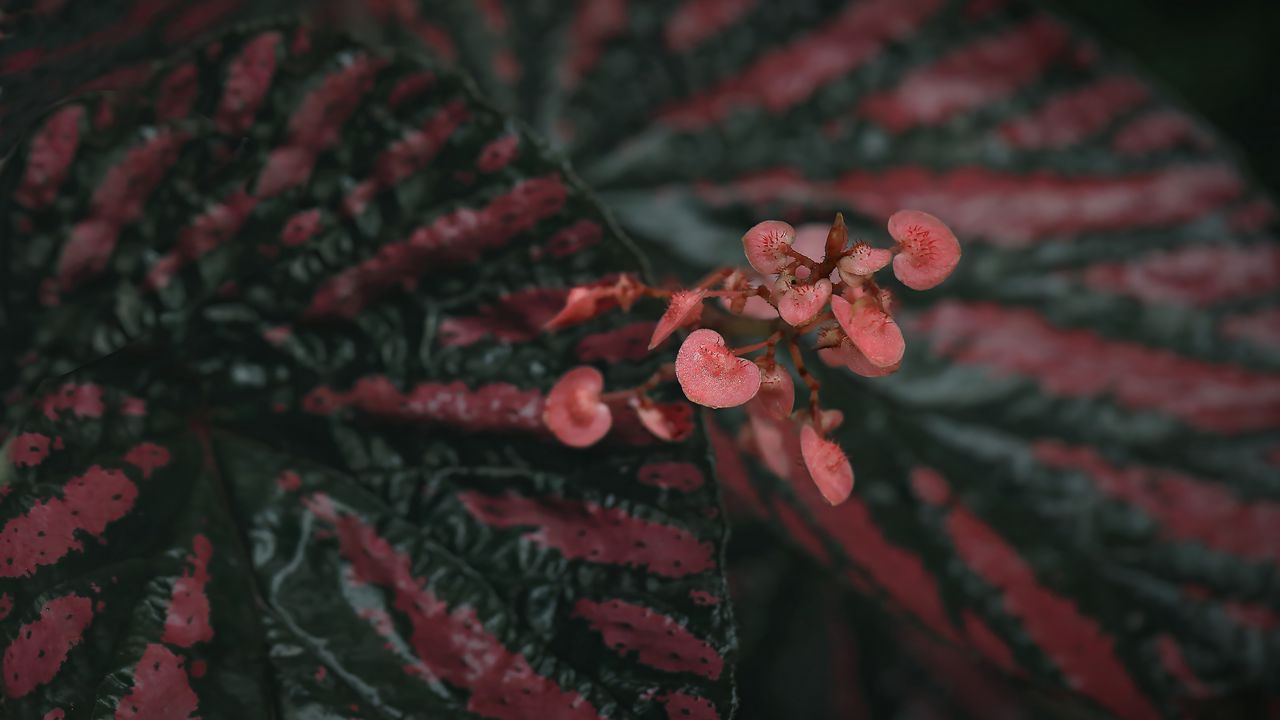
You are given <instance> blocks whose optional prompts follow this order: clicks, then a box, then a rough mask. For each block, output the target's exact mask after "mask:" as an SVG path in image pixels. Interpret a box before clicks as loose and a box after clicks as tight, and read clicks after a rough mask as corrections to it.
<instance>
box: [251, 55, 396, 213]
mask: <svg viewBox="0 0 1280 720" xmlns="http://www.w3.org/2000/svg"><path fill="white" fill-rule="evenodd" d="M384 64H385V61H383V60H375V59H371V58H370V57H368V56H367V55H357V56H355V57H354V58H352V59H351V61H350V63H349V64H348V65H347V66H346V67H344V68H342V69H341V70H339V71H337V72H334V73H332V74H330V75H328V76H327V77H325V79H324V81H323V82H322V83H321V84H320V86H319V87H317V88H315V89H314V90H312V91H311V92H310V93H308V94H307V96H306V97H305V98H303V100H302V103H301V104H300V105H299V106H298V109H297V110H295V111H294V112H293V115H292V116H290V118H289V136H288V139H287V140H286V141H285V143H284V144H283V145H282V146H281V147H279V148H276V149H275V150H272V151H271V154H270V155H268V156H267V162H266V165H265V166H264V167H263V168H262V171H261V172H260V173H259V174H258V180H257V183H256V184H255V186H254V187H255V189H254V194H255V195H257V196H258V197H260V198H268V197H272V196H274V195H278V194H280V193H282V192H284V191H285V190H288V189H290V188H293V187H296V186H298V185H301V184H302V183H304V182H306V181H307V178H309V177H310V176H311V169H312V168H313V167H314V166H315V162H316V158H317V156H318V155H319V154H320V153H321V152H322V151H324V150H326V149H328V148H330V147H332V146H333V145H335V144H336V143H337V142H338V141H339V140H340V139H341V137H342V126H343V125H344V124H346V122H347V119H348V118H349V117H351V114H352V113H354V112H355V111H356V108H358V107H359V106H360V102H361V100H363V99H364V95H365V93H367V92H368V91H369V90H370V89H371V88H372V87H373V81H374V77H375V76H376V75H377V73H378V70H380V69H381V68H382V66H383V65H384Z"/></svg>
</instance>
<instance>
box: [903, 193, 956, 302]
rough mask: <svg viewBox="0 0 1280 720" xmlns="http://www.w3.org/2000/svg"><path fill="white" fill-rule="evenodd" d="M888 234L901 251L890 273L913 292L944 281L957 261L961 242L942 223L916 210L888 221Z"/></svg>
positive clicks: (908, 211) (905, 212)
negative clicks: (895, 241)
mask: <svg viewBox="0 0 1280 720" xmlns="http://www.w3.org/2000/svg"><path fill="white" fill-rule="evenodd" d="M889 234H890V235H892V236H893V239H894V240H897V241H898V244H899V246H900V248H901V249H900V251H899V252H898V255H897V257H895V258H894V259H893V274H894V275H897V276H898V279H899V280H901V281H902V284H903V285H906V286H907V287H909V288H911V289H913V290H928V289H929V288H931V287H934V286H935V285H937V284H938V283H940V282H942V281H943V280H946V279H947V276H948V275H950V274H951V271H952V270H954V269H955V267H956V264H958V263H959V262H960V243H959V241H957V240H956V236H955V234H954V233H952V232H951V228H949V227H947V226H946V224H944V223H943V222H942V221H941V220H939V219H938V218H936V217H934V216H932V215H930V214H929V213H924V212H920V211H919V210H899V211H898V212H896V213H894V214H893V215H892V216H891V217H890V218H889Z"/></svg>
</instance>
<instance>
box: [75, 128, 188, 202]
mask: <svg viewBox="0 0 1280 720" xmlns="http://www.w3.org/2000/svg"><path fill="white" fill-rule="evenodd" d="M186 139H187V138H186V136H185V135H183V134H181V133H178V132H175V131H173V130H170V129H169V128H160V129H158V130H156V131H155V132H154V134H152V135H151V136H150V137H149V138H148V139H147V140H146V141H145V142H143V143H142V144H140V145H137V146H135V147H133V148H130V150H129V152H128V153H127V154H125V156H124V158H123V159H122V160H121V161H120V162H119V163H117V164H116V165H114V166H113V167H112V168H111V169H110V170H108V171H107V174H106V175H105V176H104V177H103V179H102V184H101V185H99V186H98V189H97V190H95V191H94V193H93V200H92V217H93V218H94V219H99V220H106V221H108V222H111V223H113V224H116V225H124V224H126V223H131V222H133V221H134V220H137V219H138V218H140V217H142V211H143V206H144V205H145V204H146V201H147V198H148V197H149V196H150V195H151V193H152V191H154V190H155V188H156V187H157V186H158V185H159V184H160V181H161V180H163V179H164V176H165V173H166V172H168V170H169V168H170V167H171V166H172V165H173V163H174V162H175V161H176V160H177V159H178V151H179V149H181V148H182V145H183V144H184V143H185V142H186Z"/></svg>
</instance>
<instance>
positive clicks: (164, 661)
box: [115, 643, 200, 720]
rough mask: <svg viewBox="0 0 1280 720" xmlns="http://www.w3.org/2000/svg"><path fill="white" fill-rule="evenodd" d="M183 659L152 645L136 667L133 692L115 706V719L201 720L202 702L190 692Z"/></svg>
mask: <svg viewBox="0 0 1280 720" xmlns="http://www.w3.org/2000/svg"><path fill="white" fill-rule="evenodd" d="M182 663H183V660H182V658H181V657H179V656H178V655H175V654H174V652H173V651H172V650H170V649H169V648H167V647H165V646H164V645H161V644H160V643H149V644H148V645H147V647H146V649H145V650H143V651H142V659H140V660H138V664H137V665H136V666H135V667H134V668H133V690H132V691H131V692H130V693H129V694H128V695H126V696H124V697H123V698H121V699H120V703H119V704H118V705H116V716H115V720H198V719H197V718H194V717H192V716H193V715H194V713H195V712H196V710H198V709H199V707H200V699H199V698H198V697H196V693H195V691H194V690H192V689H191V680H190V678H188V677H187V671H186V670H184V669H183V667H182Z"/></svg>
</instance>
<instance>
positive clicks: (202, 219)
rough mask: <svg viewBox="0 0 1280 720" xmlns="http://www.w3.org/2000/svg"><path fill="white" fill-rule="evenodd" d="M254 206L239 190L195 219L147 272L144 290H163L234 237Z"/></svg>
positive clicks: (245, 194)
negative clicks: (171, 248) (172, 246)
mask: <svg viewBox="0 0 1280 720" xmlns="http://www.w3.org/2000/svg"><path fill="white" fill-rule="evenodd" d="M257 204H258V200H257V198H254V197H253V196H251V195H249V194H247V193H245V191H244V190H243V189H242V188H239V189H236V190H235V191H233V192H232V193H231V194H230V195H228V196H227V197H226V199H224V200H223V201H222V202H220V203H218V204H216V205H214V206H212V207H210V208H209V209H208V210H206V211H204V212H203V213H201V214H200V215H198V216H196V218H195V220H193V221H192V222H191V224H190V225H188V226H187V227H185V228H183V229H182V230H181V231H180V232H179V235H178V242H177V243H176V245H175V246H174V248H173V250H170V251H169V252H167V253H165V254H163V255H161V256H160V258H159V259H158V260H156V262H155V264H154V265H152V266H151V269H150V270H148V271H147V279H146V281H145V282H146V287H147V288H149V289H159V288H164V287H165V286H167V285H168V284H169V282H170V280H172V279H173V276H174V275H175V274H176V273H177V272H178V270H180V269H182V268H183V267H185V266H187V265H189V264H191V263H192V262H194V261H196V260H198V259H200V258H201V257H203V256H205V255H207V254H209V253H210V252H213V251H214V250H215V249H217V248H218V247H220V246H222V245H223V244H224V243H226V242H227V241H229V240H232V239H233V238H235V236H236V233H238V232H239V231H240V227H241V226H242V225H244V222H245V220H248V219H249V214H250V213H252V212H253V208H254V207H255V206H256V205H257Z"/></svg>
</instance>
